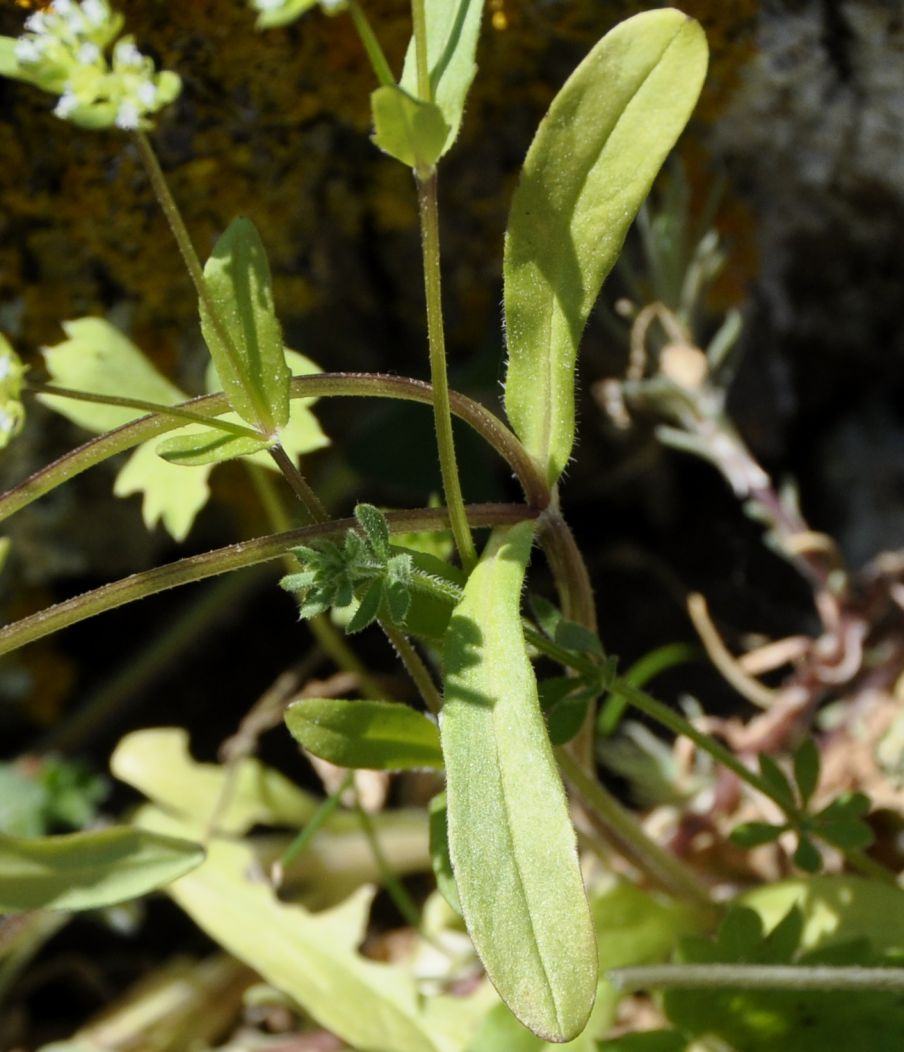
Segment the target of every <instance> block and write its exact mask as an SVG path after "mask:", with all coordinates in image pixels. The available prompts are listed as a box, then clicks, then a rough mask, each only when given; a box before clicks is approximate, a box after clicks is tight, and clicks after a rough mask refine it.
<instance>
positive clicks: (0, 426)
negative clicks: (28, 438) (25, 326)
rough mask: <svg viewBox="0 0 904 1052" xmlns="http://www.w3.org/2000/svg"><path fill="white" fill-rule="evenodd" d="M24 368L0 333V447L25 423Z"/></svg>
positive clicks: (9, 440) (4, 445)
mask: <svg viewBox="0 0 904 1052" xmlns="http://www.w3.org/2000/svg"><path fill="white" fill-rule="evenodd" d="M25 370H26V366H24V365H23V364H22V361H21V359H20V358H19V356H18V355H17V354H16V352H15V351H14V350H13V347H12V344H11V343H10V342H9V340H7V338H6V337H5V336H4V335H3V334H2V333H0V449H5V448H6V446H8V445H9V443H10V442H11V441H12V439H14V438H15V437H16V435H18V433H19V432H20V431H21V430H22V426H23V424H24V423H25V407H24V406H23V405H22V378H23V377H24V376H25Z"/></svg>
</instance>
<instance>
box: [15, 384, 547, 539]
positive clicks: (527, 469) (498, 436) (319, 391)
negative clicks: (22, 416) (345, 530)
mask: <svg viewBox="0 0 904 1052" xmlns="http://www.w3.org/2000/svg"><path fill="white" fill-rule="evenodd" d="M291 396H292V397H293V398H321V397H325V398H328V397H355V398H393V399H399V400H401V401H409V402H419V403H421V404H422V405H432V404H433V394H432V388H431V386H430V384H428V383H424V382H423V381H422V380H413V379H411V378H409V377H404V376H384V375H382V374H380V373H318V374H315V375H312V376H296V377H294V378H293V380H292V384H291ZM450 396H451V397H450V401H451V406H452V411H453V412H454V413H455V414H456V416H458V417H460V418H461V419H462V420H464V421H465V422H466V423H467V424H469V425H470V427H472V428H473V429H474V430H475V431H476V432H477V433H478V434H479V435H480V436H481V437H482V438H483V439H484V440H485V441H486V442H488V443H489V444H490V445H491V446H492V447H493V448H494V449H495V450H496V451H497V452H498V453H499V455H500V456H501V457H502V458H503V459H504V460H506V461H507V462H508V464H509V466H510V467H511V469H512V470H513V471H514V473H515V474H516V476H517V477H518V479H519V481H520V482H521V485H522V487H523V489H524V494H525V498H526V500H527V503H528V506H529V507H530V508H532V509H537V510H541V509H543V508H544V507H546V504H547V503H548V501H549V488H548V487H547V485H546V483H545V481H544V480H543V478H542V477H541V476H540V474H539V472H538V471H537V469H536V466H535V465H534V464H533V462H532V461H531V459H530V457H529V456H528V454H527V452H526V451H525V449H524V447H523V446H522V445H521V443H520V442H519V441H518V439H517V438H516V437H515V436H514V435H513V434H512V432H511V431H509V429H508V428H507V427H506V426H505V425H504V424H503V423H502V421H501V420H499V418H498V417H496V416H494V415H493V414H492V413H491V412H490V411H489V410H488V409H486V408H484V406H482V405H480V404H479V403H478V402H475V401H473V400H472V399H470V398H466V397H465V396H464V395H461V394H458V393H457V392H454V391H453V392H450ZM185 406H189V407H191V408H190V411H191V412H192V413H194V414H195V415H197V416H200V417H202V418H204V420H205V421H206V422H208V423H209V419H208V418H212V417H215V416H219V415H220V414H221V413H228V412H230V411H231V406H230V405H229V403H228V401H227V400H226V396H225V395H223V394H215V395H202V396H201V397H199V398H194V399H191V400H190V401H188V402H186V403H183V406H177V407H170V408H169V410H168V411H169V412H170V413H172V410H173V408H177V409H181V408H184V407H185ZM182 426H183V425H182V424H181V423H180V422H179V421H177V420H175V419H174V418H173V417H172V416H168V417H162V416H160V414H154V415H152V416H146V417H142V418H141V419H140V420H134V421H132V423H129V424H123V425H122V427H118V428H116V429H115V430H113V431H108V432H106V433H104V434H102V435H98V436H97V437H96V438H92V439H90V440H89V441H88V442H86V443H84V445H81V446H79V447H78V448H77V449H74V450H72V451H70V452H69V453H66V454H64V455H63V456H62V457H60V458H59V459H58V460H55V461H54V462H53V463H51V464H48V465H47V467H45V468H42V469H41V470H40V471H37V472H35V474H34V475H32V476H30V477H29V478H27V479H26V480H25V481H24V482H22V483H20V484H19V485H18V486H15V487H13V488H12V489H10V490H7V492H6V493H4V494H3V495H2V496H0V521H3V520H4V519H7V518H9V516H10V515H12V514H14V513H15V512H17V511H20V510H21V509H22V508H24V507H27V506H28V505H29V504H31V503H32V502H33V501H35V500H37V499H38V498H39V497H42V496H44V494H46V493H49V492H51V490H54V489H56V487H57V486H60V485H62V484H63V483H64V482H67V481H68V480H69V479H71V478H74V477H75V476H76V475H79V474H81V473H82V472H83V471H87V470H88V468H91V467H94V466H95V465H96V464H100V463H102V462H103V461H105V460H108V459H109V458H110V457H112V456H115V455H116V454H117V453H124V452H125V451H127V450H129V449H134V447H135V446H139V445H141V443H142V442H147V441H148V440H149V439H152V438H157V437H158V436H159V435H165V434H166V433H167V432H169V431H174V430H176V428H178V427H182Z"/></svg>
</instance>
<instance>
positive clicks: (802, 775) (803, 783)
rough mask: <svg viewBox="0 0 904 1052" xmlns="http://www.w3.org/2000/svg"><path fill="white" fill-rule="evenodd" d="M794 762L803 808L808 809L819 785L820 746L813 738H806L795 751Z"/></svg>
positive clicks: (795, 778) (795, 776) (795, 777)
mask: <svg viewBox="0 0 904 1052" xmlns="http://www.w3.org/2000/svg"><path fill="white" fill-rule="evenodd" d="M793 760H794V781H795V782H797V792H798V795H799V796H800V803H801V807H806V806H807V804H808V803H809V802H810V797H811V796H812V795H813V793H814V792H815V791H816V787H817V786H818V785H819V769H820V756H819V746H818V745H817V744H816V742H814V741H813V739H812V738H806V739H805V740H804V741H803V742H801V744H800V745H799V746H798V747H797V749H795V750H794V757H793Z"/></svg>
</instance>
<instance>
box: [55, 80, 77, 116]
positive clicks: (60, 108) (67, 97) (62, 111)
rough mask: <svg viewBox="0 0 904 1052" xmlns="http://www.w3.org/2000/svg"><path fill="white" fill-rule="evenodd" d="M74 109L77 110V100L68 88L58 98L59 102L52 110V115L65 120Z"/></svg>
mask: <svg viewBox="0 0 904 1052" xmlns="http://www.w3.org/2000/svg"><path fill="white" fill-rule="evenodd" d="M76 109H78V99H77V98H76V96H75V95H73V94H72V92H71V91H70V90H69V88H66V89H65V90H64V91H63V94H62V95H61V96H60V101H59V102H58V103H57V104H56V106H54V108H53V112H54V115H55V116H57V117H62V118H63V119H64V120H65V119H66V117H68V116H69V115H70V114H71V113H73V112H74V111H75V110H76Z"/></svg>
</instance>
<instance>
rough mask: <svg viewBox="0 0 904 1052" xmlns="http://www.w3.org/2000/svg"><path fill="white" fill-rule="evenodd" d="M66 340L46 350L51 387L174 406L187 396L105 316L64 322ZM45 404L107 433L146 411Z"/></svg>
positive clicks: (57, 401)
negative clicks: (125, 396) (52, 385)
mask: <svg viewBox="0 0 904 1052" xmlns="http://www.w3.org/2000/svg"><path fill="white" fill-rule="evenodd" d="M63 330H64V332H65V333H66V337H67V338H66V339H65V340H63V341H62V342H61V343H58V344H55V345H54V346H53V347H45V348H44V361H45V363H46V365H47V371H48V373H49V374H50V379H51V381H52V382H53V383H55V384H58V385H59V386H60V387H69V388H72V389H74V390H78V391H87V392H89V393H91V394H103V395H118V396H122V395H127V396H128V397H130V398H138V399H141V400H143V401H145V402H156V403H157V404H159V405H175V404H176V403H177V402H182V401H184V400H185V395H184V394H183V393H182V392H181V391H180V390H179V388H178V387H176V385H175V384H172V383H170V381H169V380H167V379H166V377H165V376H163V375H162V374H161V373H159V372H158V371H157V369H156V368H155V367H154V366H153V365H152V364H151V362H150V361H149V360H148V359H147V358H146V357H145V356H144V355H143V354H142V352H141V351H140V350H139V349H138V348H137V347H136V346H135V344H134V343H132V341H131V340H130V339H129V338H128V337H127V336H126V335H125V334H124V333H122V332H120V331H119V329H117V328H116V327H115V326H114V325H111V324H110V323H109V322H108V321H106V320H105V319H104V318H77V319H76V320H75V321H67V322H63ZM38 398H39V400H40V401H41V402H43V403H44V405H47V406H50V408H51V409H53V410H54V411H55V412H57V413H59V414H60V415H61V416H64V417H65V418H66V419H67V420H71V421H72V422H73V423H74V424H77V425H78V426H79V427H83V428H84V429H85V430H86V431H91V432H93V433H100V432H101V431H109V430H111V429H112V428H114V427H119V426H120V425H121V424H127V423H128V422H129V421H130V420H137V419H138V418H139V417H141V416H144V415H145V413H144V412H143V411H142V410H140V409H126V408H124V407H122V406H113V405H109V406H108V405H97V404H94V403H88V402H79V401H76V400H75V399H74V398H58V397H56V396H55V395H39V396H38Z"/></svg>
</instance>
